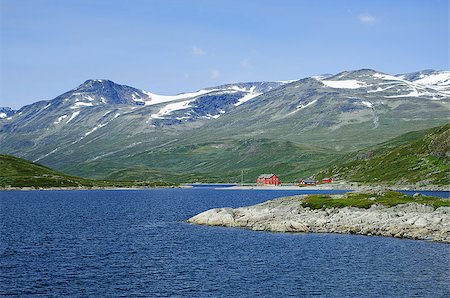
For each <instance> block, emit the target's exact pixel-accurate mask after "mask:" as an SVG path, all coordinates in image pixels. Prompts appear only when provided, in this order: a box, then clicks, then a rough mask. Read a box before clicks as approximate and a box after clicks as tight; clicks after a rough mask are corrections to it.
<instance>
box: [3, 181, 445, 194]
mask: <svg viewBox="0 0 450 298" xmlns="http://www.w3.org/2000/svg"><path fill="white" fill-rule="evenodd" d="M194 185H195V184H194ZM198 185H208V183H204V184H198ZM215 185H216V184H215ZM156 188H164V189H165V188H183V189H192V188H195V186H193V185H189V184H180V185H176V186H155V187H152V186H130V187H124V186H120V187H112V186H105V187H85V186H82V187H72V186H70V187H33V186H26V187H0V191H31V190H143V189H156ZM374 188H384V189H391V190H397V191H415V190H417V191H447V192H450V185H428V186H417V185H383V184H379V185H361V184H358V183H329V184H319V185H313V186H298V185H279V186H256V185H235V186H223V187H221V186H216V187H214V189H219V190H348V191H366V190H372V189H374Z"/></svg>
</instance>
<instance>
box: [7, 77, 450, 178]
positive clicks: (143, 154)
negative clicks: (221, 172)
mask: <svg viewBox="0 0 450 298" xmlns="http://www.w3.org/2000/svg"><path fill="white" fill-rule="evenodd" d="M448 73H449V72H446V71H422V72H417V73H411V74H401V75H396V76H393V75H389V74H386V73H382V72H379V71H375V70H370V69H362V70H356V71H344V72H341V73H339V74H336V75H320V76H314V77H310V78H304V79H300V80H294V81H284V82H251V83H236V84H227V85H221V86H216V87H210V88H205V89H201V90H198V91H196V92H191V93H183V94H178V95H173V96H164V95H158V94H155V93H151V92H148V91H144V90H140V89H136V88H133V87H129V86H124V85H119V84H116V83H114V82H111V81H109V80H88V81H86V82H84V83H83V84H81V85H80V86H78V87H77V88H75V89H73V90H70V91H68V92H66V93H64V94H62V95H60V96H58V97H56V98H55V99H53V100H49V101H40V102H36V103H34V104H31V105H28V106H25V107H23V108H21V109H20V110H19V111H17V112H16V113H13V114H12V115H11V116H8V117H4V118H3V119H0V152H1V153H10V154H14V155H17V156H19V157H25V158H27V159H31V160H34V161H38V162H41V163H44V164H46V165H49V166H52V167H54V168H56V169H60V170H64V171H66V172H69V173H73V174H78V175H84V176H91V177H93V176H95V177H105V176H108V175H109V173H111V171H125V169H131V170H130V171H134V169H135V168H136V167H144V169H145V170H144V172H145V171H148V172H149V173H154V172H155V171H156V172H158V171H173V172H174V173H178V172H179V171H181V172H182V171H188V168H190V170H193V168H195V171H206V172H207V171H210V170H211V169H213V168H217V167H219V168H221V167H225V166H226V165H225V164H223V165H219V163H217V162H216V163H214V162H212V160H214V158H215V157H214V156H216V155H215V154H218V152H221V154H224V156H228V158H234V156H240V157H239V158H240V159H238V160H235V161H233V162H236V163H239V162H240V161H239V160H245V158H247V157H246V156H247V155H246V154H250V155H252V154H253V153H251V152H256V151H255V150H260V149H256V148H258V146H259V145H254V144H266V143H267V142H268V140H270V142H275V144H279V142H288V143H289V144H292V146H294V147H295V148H297V147H296V146H305V145H307V146H312V147H315V146H318V148H321V149H320V150H319V151H321V150H325V149H326V150H325V151H326V152H327V153H326V154H331V153H332V154H339V153H341V152H349V151H352V150H358V149H360V148H364V147H365V146H369V145H373V144H376V143H380V142H382V141H386V140H388V139H390V138H392V137H395V136H398V135H400V134H402V133H405V132H408V131H411V130H418V129H423V128H428V127H432V126H437V125H440V124H442V123H445V122H448V118H449V115H450V108H449V104H450V94H448V93H447V90H448V88H450V84H449V83H448ZM446 76H447V77H446ZM247 140H250V141H248V142H247ZM240 141H243V142H244V143H245V144H247V145H245V146H241V145H236V143H235V142H240ZM246 142H247V143H246ZM202 144H203V145H202ZM283 144H284V143H283ZM235 146H238V147H236V148H235ZM289 146H291V145H289ZM281 147H282V148H285V146H284V145H283V146H281ZM302 148H303V147H302ZM261 150H262V149H261ZM283 150H285V151H289V150H290V149H286V148H285V149H283ZM295 150H297V149H295ZM295 150H294V151H295ZM302 150H304V149H302ZM308 150H309V149H308ZM247 151H248V152H247ZM294 151H293V152H294ZM181 152H183V153H181ZM205 152H207V153H208V154H207V155H206V156H205V155H204V154H206V153H205ZM214 152H216V153H214ZM233 152H234V153H233ZM295 152H297V151H295ZM312 152H313V154H314V152H316V151H314V150H313V151H312ZM333 152H334V153H333ZM238 153H239V154H238ZM269 153H270V154H269ZM295 154H297V153H295ZM295 154H294V156H293V157H292V158H294V157H295ZM266 155H267V158H269V159H271V160H272V158H273V161H276V160H277V158H278V156H277V154H276V152H275V151H272V150H270V151H269V152H268V153H267V154H266ZM281 155H282V154H281ZM252 156H253V155H252ZM206 157H208V160H204V158H206ZM236 158H237V157H236ZM187 160H190V162H191V163H190V164H189V165H188V164H186V161H187ZM194 161H195V162H194ZM241 162H242V161H241ZM223 163H228V161H227V162H225V161H223ZM140 171H141V170H139V171H138V172H140ZM152 175H153V174H152ZM121 177H122V176H121ZM124 177H125V178H126V177H128V176H126V175H125V176H124ZM133 177H135V176H133ZM135 178H139V177H138V176H136V177H135Z"/></svg>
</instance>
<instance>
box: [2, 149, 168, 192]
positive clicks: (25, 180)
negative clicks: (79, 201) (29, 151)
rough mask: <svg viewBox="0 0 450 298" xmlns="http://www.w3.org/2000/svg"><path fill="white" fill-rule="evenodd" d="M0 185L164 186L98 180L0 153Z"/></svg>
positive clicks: (43, 186) (158, 183)
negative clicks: (69, 173) (62, 171)
mask: <svg viewBox="0 0 450 298" xmlns="http://www.w3.org/2000/svg"><path fill="white" fill-rule="evenodd" d="M0 168H1V169H2V170H1V171H0V187H35V188H40V187H42V188H48V187H130V186H165V185H170V184H168V183H164V182H157V183H155V182H143V181H141V182H139V181H99V180H91V179H84V178H80V177H76V176H71V175H67V174H64V173H61V172H57V171H54V170H52V169H50V168H48V167H45V166H43V165H40V164H36V163H33V162H30V161H28V160H25V159H21V158H17V157H14V156H11V155H3V154H0Z"/></svg>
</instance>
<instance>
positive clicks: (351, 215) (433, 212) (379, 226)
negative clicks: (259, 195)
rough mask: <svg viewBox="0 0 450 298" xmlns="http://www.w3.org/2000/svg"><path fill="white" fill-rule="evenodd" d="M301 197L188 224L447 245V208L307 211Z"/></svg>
mask: <svg viewBox="0 0 450 298" xmlns="http://www.w3.org/2000/svg"><path fill="white" fill-rule="evenodd" d="M301 198H302V197H287V198H281V199H276V200H272V201H267V202H265V203H262V204H258V205H254V206H250V207H241V208H236V209H232V208H217V209H211V210H208V211H205V212H203V213H200V214H198V215H196V216H194V217H192V218H190V219H189V220H188V222H190V223H194V224H199V225H210V226H226V227H243V228H249V229H252V230H257V231H273V232H313V233H346V234H362V235H379V236H389V237H397V238H410V239H422V240H433V241H440V242H448V243H450V207H439V208H437V209H434V208H433V207H431V206H426V205H421V204H417V203H408V204H402V205H397V206H394V207H386V206H382V205H372V207H370V208H369V209H361V208H355V207H344V208H329V209H315V210H313V209H310V208H308V207H306V208H305V207H302V205H301Z"/></svg>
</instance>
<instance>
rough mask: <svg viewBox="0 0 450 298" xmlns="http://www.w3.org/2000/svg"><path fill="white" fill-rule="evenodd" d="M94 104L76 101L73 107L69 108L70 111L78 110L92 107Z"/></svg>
mask: <svg viewBox="0 0 450 298" xmlns="http://www.w3.org/2000/svg"><path fill="white" fill-rule="evenodd" d="M92 106H94V104H93V103H92V102H83V101H78V102H76V103H75V104H74V105H73V106H71V107H70V108H71V109H79V108H80V107H92Z"/></svg>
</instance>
